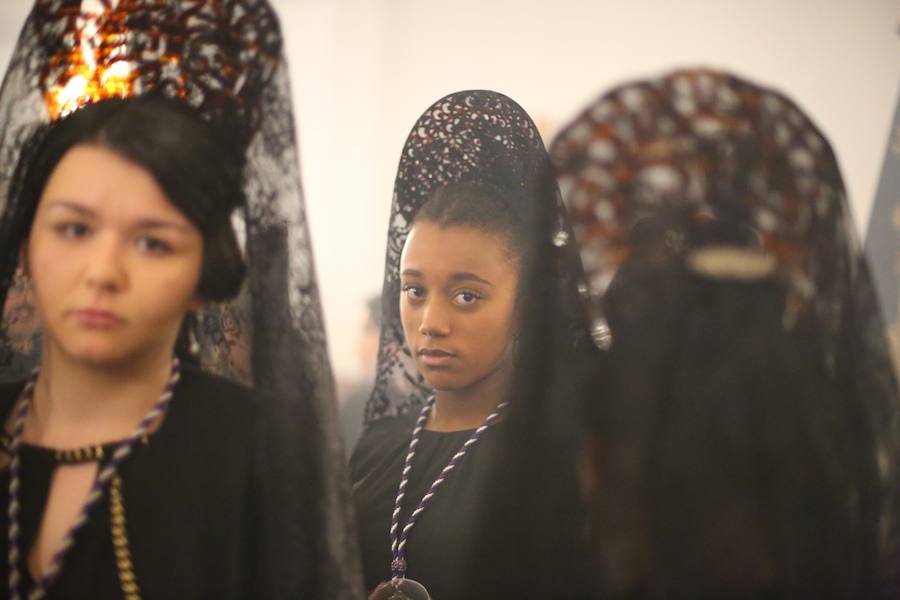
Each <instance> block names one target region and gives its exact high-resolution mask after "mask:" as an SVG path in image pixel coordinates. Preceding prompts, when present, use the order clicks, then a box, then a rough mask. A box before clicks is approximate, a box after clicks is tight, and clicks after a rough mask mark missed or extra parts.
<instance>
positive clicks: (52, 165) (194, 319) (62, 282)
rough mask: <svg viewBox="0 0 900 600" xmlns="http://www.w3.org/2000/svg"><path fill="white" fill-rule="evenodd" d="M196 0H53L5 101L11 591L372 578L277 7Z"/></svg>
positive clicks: (121, 592)
mask: <svg viewBox="0 0 900 600" xmlns="http://www.w3.org/2000/svg"><path fill="white" fill-rule="evenodd" d="M85 4H87V3H85ZM185 10H188V9H184V8H181V7H180V5H179V6H174V5H171V4H165V5H160V4H159V3H156V2H146V3H143V2H129V3H119V4H117V5H115V6H104V7H100V12H97V13H93V12H90V11H89V10H88V9H83V10H82V12H81V14H80V15H78V18H73V15H72V14H71V8H69V7H68V6H66V5H64V4H62V3H59V2H49V1H47V2H45V1H39V2H37V3H36V5H35V7H34V9H33V11H32V13H31V15H30V17H29V19H28V21H27V22H26V24H25V28H24V29H23V33H22V36H21V38H20V41H19V46H18V48H17V51H16V53H15V55H14V57H13V61H12V62H11V66H10V71H9V72H8V74H7V78H6V81H5V84H4V88H3V92H2V94H0V105H2V106H3V114H4V115H8V122H7V123H5V127H4V129H3V132H4V137H3V139H2V150H3V153H4V156H8V157H12V158H13V159H14V160H12V163H11V164H14V165H17V167H16V170H15V172H13V173H9V172H4V173H2V177H0V182H2V184H3V185H2V189H3V190H4V191H5V192H6V194H5V200H6V203H5V206H4V210H3V214H2V220H0V234H2V235H0V245H2V256H3V257H4V261H5V262H4V264H3V265H2V271H0V282H2V283H3V285H2V290H3V295H4V297H6V292H7V290H8V289H10V285H11V282H12V281H14V280H15V281H16V282H17V285H16V286H15V287H14V288H13V291H14V292H16V293H14V294H10V295H9V297H8V300H9V301H8V302H7V305H6V311H5V317H6V318H5V321H4V328H3V333H4V339H3V342H4V343H3V348H4V358H6V359H7V362H6V363H5V365H4V366H5V367H19V366H20V365H23V364H27V363H28V362H31V363H32V364H36V365H37V367H38V368H37V369H36V370H35V372H34V373H33V375H32V376H30V377H29V378H28V379H27V381H22V380H19V381H17V382H15V383H11V384H9V385H7V386H4V387H3V388H2V391H0V410H2V412H3V415H4V422H5V424H4V427H5V431H6V433H7V438H6V439H7V444H6V445H5V446H6V450H5V454H6V455H5V456H4V458H5V463H6V467H7V468H5V469H4V470H3V472H2V474H0V476H2V479H3V483H4V484H5V485H4V486H3V488H4V489H6V490H8V495H7V497H6V502H5V506H6V507H7V510H5V511H3V514H4V515H5V519H4V521H5V525H6V526H7V530H8V537H7V543H6V549H7V556H8V560H7V561H4V566H3V567H2V569H3V571H4V573H5V574H6V577H4V578H3V581H4V582H7V583H8V586H9V587H8V596H9V597H11V598H20V597H29V598H40V597H50V598H83V597H84V598H87V597H90V598H122V597H125V598H139V597H145V598H263V597H264V598H280V597H298V596H303V597H323V598H325V597H327V598H333V597H353V595H354V583H355V582H354V575H353V564H354V563H353V554H352V553H351V552H350V551H349V550H348V549H347V548H344V547H342V546H341V544H343V542H344V541H345V540H346V539H347V538H348V536H347V535H346V533H345V531H343V530H342V528H341V527H340V526H338V525H337V523H339V522H341V520H342V518H343V515H342V514H341V511H340V506H339V504H338V503H337V501H336V496H338V495H339V492H340V489H339V488H338V487H336V486H334V485H333V483H334V481H333V480H332V479H331V478H332V477H334V478H337V477H339V475H340V474H339V472H337V473H330V472H328V471H327V469H328V468H334V467H336V466H337V463H335V464H332V463H331V447H330V446H326V445H324V443H323V440H324V438H326V437H331V434H332V433H333V431H332V430H333V428H334V427H333V426H334V421H333V419H332V417H333V414H331V415H329V413H328V412H323V411H325V409H326V407H328V406H330V396H329V394H330V387H329V385H328V383H327V381H328V377H327V362H325V359H324V348H323V347H322V344H321V342H322V339H321V329H320V327H319V325H318V324H319V323H320V321H319V315H318V306H317V300H316V292H315V284H314V276H313V275H312V273H311V272H308V271H307V270H305V269H307V268H308V267H299V266H296V265H301V264H306V265H308V264H309V263H308V262H307V261H305V260H303V259H306V258H309V257H308V254H309V249H308V247H306V242H305V239H304V238H302V237H298V235H301V234H302V233H303V232H304V231H305V227H304V224H303V222H302V221H301V220H300V217H301V213H299V212H296V211H299V210H302V204H301V203H300V200H301V198H300V196H299V187H298V183H297V181H296V179H295V176H296V164H295V161H296V155H295V154H294V153H293V144H294V142H293V137H292V131H291V129H290V122H289V121H290V114H289V111H288V113H287V114H286V115H285V114H284V113H282V112H280V111H279V112H274V111H273V107H275V106H278V107H279V109H281V108H283V107H284V106H285V105H286V103H287V102H288V101H289V98H288V97H287V91H286V88H285V87H284V86H283V84H284V78H283V70H282V69H283V65H282V62H281V54H280V45H281V40H280V34H279V31H278V24H277V20H276V18H275V16H274V14H273V13H272V12H271V9H270V8H269V7H268V6H267V5H266V4H265V3H260V2H252V3H251V2H239V1H236V2H226V3H202V2H201V3H194V4H193V5H192V6H191V8H190V11H191V18H190V19H188V15H187V14H184V13H183V11H185ZM158 23H168V24H169V26H168V27H167V28H166V29H165V31H162V30H160V29H158V28H156V25H157V24H158ZM189 25H190V27H188V26H189ZM73 45H74V46H73ZM198 57H205V59H204V60H199V59H198ZM210 61H213V62H215V64H212V62H210ZM119 97H124V99H119ZM285 119H287V121H285ZM4 164H6V163H4ZM273 173H278V174H279V175H278V178H277V179H272V178H273V175H272V174H273ZM282 174H286V175H284V176H283V177H284V179H281V177H282ZM236 211H237V212H236ZM236 215H239V216H240V217H242V218H243V220H242V221H241V224H242V225H243V226H244V228H243V230H242V231H241V235H238V234H237V233H236V231H235V230H234V229H233V227H232V218H233V217H234V216H236ZM235 222H237V221H235ZM294 228H296V229H294ZM239 239H240V243H239ZM242 246H243V247H242ZM259 257H263V258H264V260H260V258H259ZM245 278H246V279H247V288H246V289H247V291H248V292H250V293H242V292H241V290H242V289H245V288H244V286H243V282H244V279H245ZM23 281H27V282H28V283H27V285H24V286H23V285H22V282H23ZM32 302H33V305H34V307H35V308H36V313H37V315H38V316H39V320H40V327H39V328H37V329H36V330H32V332H31V334H28V332H23V331H22V329H23V328H22V325H21V324H22V322H23V320H22V319H19V318H18V316H19V315H21V314H27V313H28V305H29V304H31V303H32ZM13 320H15V321H14V322H12V323H11V321H13ZM301 320H302V321H303V326H302V327H301V325H300V321H301ZM12 334H14V335H12ZM35 334H36V335H37V339H39V340H40V342H41V343H40V344H31V345H28V344H22V343H21V340H26V339H29V338H31V339H34V337H35ZM23 352H27V354H24V355H23ZM287 357H290V361H289V360H288V358H287ZM297 361H301V362H300V363H299V364H297ZM210 371H211V372H216V373H219V374H221V375H225V376H228V377H230V378H231V380H229V379H226V378H225V377H222V376H219V375H213V374H212V373H210ZM323 374H324V379H321V378H322V377H323ZM5 375H9V376H11V377H12V378H17V377H18V375H19V374H17V373H13V372H11V371H10V370H9V369H7V370H6V373H5ZM242 379H243V380H244V382H245V383H250V384H253V388H252V389H251V388H248V387H245V385H243V384H242V383H240V381H241V380H242ZM300 423H306V424H307V425H303V426H301V425H299V424H300ZM301 427H307V428H308V431H306V432H303V431H302V430H301V429H300V428H301ZM304 434H306V435H304ZM335 437H336V436H335ZM298 438H303V440H304V441H303V444H302V445H301V444H300V443H299V442H297V441H296V440H297V439H298ZM334 443H335V444H339V441H338V440H337V439H335V440H334ZM301 487H302V488H303V491H302V493H301V491H300V488H301ZM320 494H321V499H320ZM336 513H337V514H336Z"/></svg>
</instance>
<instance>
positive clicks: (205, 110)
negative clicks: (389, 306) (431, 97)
mask: <svg viewBox="0 0 900 600" xmlns="http://www.w3.org/2000/svg"><path fill="white" fill-rule="evenodd" d="M78 77H80V78H81V79H80V80H79V79H76V78H78ZM73 79H74V80H75V83H72V81H73ZM67 86H75V87H74V88H69V90H68V92H66V94H69V93H70V92H71V93H74V91H78V90H81V92H82V94H81V96H78V94H75V96H78V97H77V98H76V99H75V100H74V101H72V102H68V103H66V102H62V101H61V100H60V93H62V92H63V91H65V90H66V89H67ZM151 92H152V93H162V94H165V95H167V96H169V97H173V98H179V99H181V100H183V101H184V102H185V103H187V104H188V105H190V106H192V107H194V108H195V109H197V110H198V111H199V112H200V113H201V114H202V115H203V116H205V117H206V118H208V119H209V120H211V121H213V122H214V123H217V124H218V125H219V126H220V127H227V128H228V131H229V133H231V134H235V133H236V134H237V135H233V139H234V140H235V143H236V144H239V145H240V148H242V149H243V150H244V153H245V158H246V166H245V173H244V175H245V177H244V187H245V195H246V199H247V204H246V205H245V206H244V207H241V208H240V209H239V210H238V211H236V213H235V214H234V215H233V217H232V222H233V225H234V227H235V230H236V233H237V237H238V239H239V241H240V242H241V244H242V246H243V249H244V251H245V257H246V262H247V282H246V285H245V286H244V289H243V290H242V292H241V293H240V295H239V296H238V297H237V298H236V299H235V300H233V301H230V302H225V303H220V304H214V305H210V306H208V307H207V308H205V309H204V310H203V311H202V312H201V313H200V314H198V315H196V321H197V323H198V328H197V329H198V332H197V333H198V336H197V337H198V338H199V340H198V341H199V342H200V347H201V351H200V355H199V362H200V364H201V366H202V367H203V368H204V369H205V370H208V371H210V372H213V373H216V374H220V375H223V376H226V377H230V378H232V379H236V380H239V381H243V382H246V383H250V384H252V385H253V386H254V388H255V389H256V390H257V392H258V395H259V396H260V397H261V398H263V399H265V401H266V411H265V413H266V414H267V415H268V417H267V418H268V419H269V421H270V424H269V426H268V427H269V430H270V433H271V436H270V438H271V440H273V442H272V444H271V445H272V447H273V450H272V452H273V454H274V455H276V457H277V458H276V462H275V463H272V464H271V466H272V469H273V470H274V471H277V472H278V473H279V474H278V475H277V476H273V477H270V480H271V481H269V483H270V484H271V489H269V490H268V492H267V496H266V497H267V498H269V499H270V501H271V504H272V506H271V507H270V508H271V509H272V510H271V511H270V512H271V513H272V514H271V523H266V524H261V527H263V528H264V531H265V533H264V535H267V536H270V537H272V539H273V540H274V541H273V543H272V544H270V546H271V547H272V548H276V547H277V548H278V549H279V557H275V558H273V560H272V561H271V562H270V563H269V564H271V573H269V574H268V576H267V577H266V580H267V581H269V583H268V584H267V585H268V587H267V588H266V592H265V593H264V597H272V598H274V597H300V596H303V597H311V598H316V597H319V598H354V597H356V594H357V591H356V590H357V589H358V587H359V586H358V585H357V582H358V575H357V573H358V570H357V565H358V558H357V556H356V552H355V540H354V538H353V536H352V535H350V533H349V530H348V528H347V523H349V518H348V514H347V511H348V507H349V491H348V490H347V489H346V485H345V483H344V477H343V473H344V470H343V469H344V457H343V445H342V442H341V440H340V439H339V436H338V435H337V430H338V428H337V426H336V423H337V419H336V407H335V403H334V390H333V380H332V375H331V369H330V366H329V363H328V358H327V353H326V344H325V334H324V327H323V320H322V312H321V307H320V302H319V290H318V284H317V281H316V276H315V271H314V266H313V255H312V249H311V245H310V238H309V232H308V227H307V219H306V213H305V208H304V199H303V192H302V187H301V181H300V173H299V156H298V152H297V144H296V141H295V140H296V138H295V131H294V120H293V110H292V108H293V104H292V101H291V94H290V85H289V81H288V71H287V66H286V64H285V61H284V57H283V54H282V37H281V31H280V26H279V23H278V19H277V17H276V15H275V13H274V11H273V10H272V8H271V6H270V5H269V3H268V2H267V1H266V0H84V1H81V0H36V2H35V4H34V7H33V9H32V11H31V13H30V15H29V16H28V19H27V21H26V22H25V25H24V27H23V29H22V32H21V35H20V38H19V41H18V45H17V47H16V49H15V51H14V53H13V55H12V58H11V61H10V64H9V68H8V70H7V73H6V76H5V79H4V81H3V87H2V90H0V202H2V208H3V215H6V213H7V211H8V208H9V206H10V205H11V203H13V202H15V197H16V190H17V186H18V183H17V181H16V180H15V176H16V173H17V165H19V164H20V163H22V164H27V161H28V160H29V158H30V156H29V152H30V150H29V149H30V148H31V147H33V146H34V145H35V144H29V143H28V142H29V140H32V139H36V138H37V137H39V136H40V135H41V133H42V132H43V131H46V129H47V128H48V127H49V126H50V124H51V122H52V120H53V119H55V118H64V117H65V115H66V114H68V112H71V111H73V110H77V108H78V106H79V105H80V104H82V103H83V102H84V101H97V100H101V99H103V98H106V97H114V96H126V97H127V96H133V95H143V94H148V93H151ZM67 98H69V96H66V95H65V94H64V96H63V98H62V100H66V99H67ZM5 222H6V219H5V218H3V219H2V220H0V235H3V233H2V232H3V229H2V228H5V227H6V225H5ZM16 254H17V253H15V252H12V253H11V255H10V256H4V257H2V259H3V260H4V261H6V263H5V264H3V265H2V266H3V269H2V270H0V271H2V280H0V301H3V306H4V309H3V322H2V332H0V333H2V338H0V377H2V378H3V379H17V378H21V377H23V376H24V375H25V374H26V373H27V372H28V371H29V370H30V369H31V368H32V367H33V366H34V364H35V362H36V359H37V357H38V356H39V353H40V339H41V334H40V323H39V322H38V317H37V313H36V311H35V308H34V303H33V298H32V293H31V290H30V289H29V285H28V282H27V280H26V279H25V278H23V277H22V275H21V271H20V270H19V269H18V266H17V265H16V259H17V257H16V256H15V255H16ZM274 471H273V474H274ZM297 523H304V524H305V525H304V527H305V528H306V530H305V531H304V532H302V535H300V534H301V532H299V531H297V530H296V524H297ZM301 540H305V541H301ZM286 553H287V554H286ZM288 555H289V556H288ZM289 560H290V564H288V561H289ZM298 561H299V562H298ZM301 563H302V566H298V565H300V564H301Z"/></svg>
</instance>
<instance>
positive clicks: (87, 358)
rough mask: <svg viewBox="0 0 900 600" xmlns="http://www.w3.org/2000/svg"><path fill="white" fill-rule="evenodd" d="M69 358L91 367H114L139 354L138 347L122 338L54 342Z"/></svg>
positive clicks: (127, 361)
mask: <svg viewBox="0 0 900 600" xmlns="http://www.w3.org/2000/svg"><path fill="white" fill-rule="evenodd" d="M56 346H57V347H58V348H59V350H60V351H61V353H62V354H63V355H65V356H66V357H67V358H68V359H69V360H71V361H74V362H78V363H82V364H84V365H89V366H92V367H105V366H109V367H116V366H122V365H126V364H128V363H129V362H131V361H133V360H135V359H137V358H138V356H139V355H140V351H139V349H138V348H135V347H133V346H132V345H130V344H126V343H124V342H123V340H115V339H108V338H107V339H99V340H98V339H91V340H73V341H71V342H69V343H66V341H63V342H62V343H56Z"/></svg>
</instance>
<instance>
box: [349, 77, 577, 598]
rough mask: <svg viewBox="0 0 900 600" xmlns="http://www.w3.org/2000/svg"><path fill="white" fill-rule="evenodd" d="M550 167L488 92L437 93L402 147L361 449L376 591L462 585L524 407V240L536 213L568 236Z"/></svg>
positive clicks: (368, 576)
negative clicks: (518, 380)
mask: <svg viewBox="0 0 900 600" xmlns="http://www.w3.org/2000/svg"><path fill="white" fill-rule="evenodd" d="M545 174H546V153H545V151H544V149H543V144H542V142H541V140H540V136H539V135H538V133H537V130H536V129H535V127H534V124H533V123H532V122H531V119H529V118H528V116H527V115H526V114H525V113H524V111H522V109H521V108H520V107H519V106H518V105H516V104H515V103H514V102H512V101H511V100H510V99H508V98H506V97H505V96H502V95H500V94H497V93H494V92H486V91H467V92H459V93H456V94H451V95H449V96H447V97H445V98H442V99H441V100H438V101H437V102H436V103H435V104H434V105H432V106H431V107H430V108H429V109H428V110H427V111H426V112H425V113H424V114H423V116H422V117H421V118H420V119H419V121H418V122H417V123H416V125H415V126H414V127H413V129H412V132H411V133H410V136H409V138H408V141H407V144H406V146H405V148H404V150H403V153H402V155H401V161H400V167H399V170H398V175H397V182H396V184H395V194H394V204H393V208H392V216H391V221H390V222H391V230H390V234H389V244H388V253H387V264H386V267H385V286H384V296H383V297H384V301H383V305H384V307H385V318H384V319H383V323H384V324H385V327H384V329H383V331H382V340H381V350H380V353H379V368H378V378H377V380H376V388H375V391H374V392H373V396H372V399H371V400H370V404H369V407H368V411H367V416H368V420H369V423H368V427H367V430H366V431H365V433H364V434H363V437H362V439H361V440H360V442H359V444H358V445H357V447H356V450H355V451H354V453H353V457H352V459H351V480H352V482H353V497H354V502H355V506H356V509H357V517H358V523H359V528H360V541H361V545H362V555H363V569H364V578H365V584H366V588H367V589H368V590H370V591H371V590H373V589H375V592H374V593H373V595H372V597H373V598H381V597H384V598H387V597H391V594H392V593H394V592H396V591H398V590H399V591H401V592H403V593H405V594H407V595H409V596H410V597H420V598H426V597H428V594H430V596H431V597H434V598H455V597H460V596H459V593H460V588H459V587H458V584H459V582H460V581H461V579H460V578H461V575H462V572H463V570H464V569H465V567H466V566H467V562H468V556H469V554H470V550H471V546H472V544H475V543H477V539H476V536H475V535H474V534H475V531H474V529H475V526H476V522H477V515H478V514H479V511H480V506H481V503H482V493H481V488H482V486H483V483H484V475H485V472H486V466H487V465H488V464H489V463H490V460H489V459H490V456H491V455H492V454H493V453H494V452H495V451H496V448H497V447H498V444H499V443H500V439H501V438H500V436H499V433H500V431H501V430H502V428H503V427H504V426H505V423H504V422H503V419H504V415H505V411H506V410H507V404H508V403H510V402H513V403H514V400H513V399H512V398H511V392H512V387H513V386H512V381H511V379H512V373H513V366H514V364H515V363H516V361H517V339H518V332H519V329H520V325H521V315H522V314H523V311H526V310H527V304H528V302H527V301H528V294H527V293H526V290H525V289H524V288H523V286H522V281H523V280H524V278H523V277H522V273H523V272H526V271H527V270H528V264H529V263H530V260H531V257H530V250H529V251H526V248H529V247H530V246H531V241H530V240H531V238H532V235H533V234H534V233H535V232H536V231H537V229H536V224H537V223H538V222H540V223H542V224H545V225H546V224H548V223H551V222H552V223H553V225H554V226H555V230H556V232H557V233H559V234H560V235H562V236H565V235H566V231H565V229H561V226H560V225H559V224H560V223H561V221H560V213H559V212H558V206H557V200H556V192H555V186H552V185H550V184H549V183H548V180H547V178H546V177H545ZM548 229H549V227H548ZM550 287H553V286H550ZM432 394H433V395H432ZM410 580H414V581H413V582H411V581H410ZM415 582H418V583H415ZM426 590H427V591H426Z"/></svg>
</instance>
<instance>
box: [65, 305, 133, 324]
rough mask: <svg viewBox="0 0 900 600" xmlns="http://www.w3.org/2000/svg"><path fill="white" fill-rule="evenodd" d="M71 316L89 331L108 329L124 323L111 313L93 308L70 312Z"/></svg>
mask: <svg viewBox="0 0 900 600" xmlns="http://www.w3.org/2000/svg"><path fill="white" fill-rule="evenodd" d="M72 315H73V316H74V317H75V319H76V320H77V321H78V322H79V323H80V324H81V325H83V326H85V327H89V328H91V329H110V328H112V327H115V326H117V325H121V324H122V323H123V322H124V320H123V319H122V318H121V317H120V316H119V315H117V314H115V313H113V312H110V311H108V310H98V309H94V308H82V309H78V310H75V311H72Z"/></svg>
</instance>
